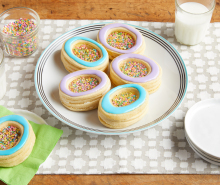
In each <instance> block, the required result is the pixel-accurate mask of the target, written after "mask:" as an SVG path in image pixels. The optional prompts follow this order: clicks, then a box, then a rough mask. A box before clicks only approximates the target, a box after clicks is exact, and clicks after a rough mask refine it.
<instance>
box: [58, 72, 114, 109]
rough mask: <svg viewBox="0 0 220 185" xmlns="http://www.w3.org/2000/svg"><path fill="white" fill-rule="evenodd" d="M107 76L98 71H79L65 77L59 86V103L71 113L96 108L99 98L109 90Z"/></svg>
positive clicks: (109, 83) (109, 85) (109, 84)
mask: <svg viewBox="0 0 220 185" xmlns="http://www.w3.org/2000/svg"><path fill="white" fill-rule="evenodd" d="M110 88H111V82H110V79H109V78H108V76H107V75H106V74H105V73H104V72H102V71H99V70H81V71H76V72H73V73H70V74H68V75H66V76H65V77H64V78H63V79H62V81H61V82H60V85H59V96H60V101H61V103H62V104H63V105H64V106H65V107H66V108H68V109H70V110H72V111H88V110H93V109H96V108H97V107H98V103H99V100H100V99H101V97H102V96H103V95H104V94H105V93H106V92H108V91H109V90H110Z"/></svg>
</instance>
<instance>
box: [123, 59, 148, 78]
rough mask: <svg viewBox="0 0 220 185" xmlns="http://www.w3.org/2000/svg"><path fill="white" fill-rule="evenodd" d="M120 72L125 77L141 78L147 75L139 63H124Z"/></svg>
mask: <svg viewBox="0 0 220 185" xmlns="http://www.w3.org/2000/svg"><path fill="white" fill-rule="evenodd" d="M120 70H121V72H122V73H124V74H125V75H127V76H130V77H134V78H141V77H144V76H146V75H147V68H146V66H145V65H144V64H142V63H141V62H135V61H129V62H125V63H124V64H123V65H122V66H121V67H120Z"/></svg>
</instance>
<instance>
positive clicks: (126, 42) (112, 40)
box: [106, 31, 135, 50]
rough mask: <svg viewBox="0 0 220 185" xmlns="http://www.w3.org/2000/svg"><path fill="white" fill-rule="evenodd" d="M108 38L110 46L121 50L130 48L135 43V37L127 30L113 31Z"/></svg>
mask: <svg viewBox="0 0 220 185" xmlns="http://www.w3.org/2000/svg"><path fill="white" fill-rule="evenodd" d="M106 40H107V43H108V44H109V45H110V46H112V47H114V48H117V49H121V50H127V49H130V48H132V47H133V46H134V45H135V40H134V38H133V37H132V36H131V35H130V34H128V33H126V32H118V31H115V32H112V33H110V34H109V35H108V37H107V39H106Z"/></svg>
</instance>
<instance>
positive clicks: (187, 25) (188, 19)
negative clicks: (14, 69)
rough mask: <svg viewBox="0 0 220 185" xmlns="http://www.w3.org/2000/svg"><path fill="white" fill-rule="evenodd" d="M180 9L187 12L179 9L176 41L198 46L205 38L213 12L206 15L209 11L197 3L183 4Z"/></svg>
mask: <svg viewBox="0 0 220 185" xmlns="http://www.w3.org/2000/svg"><path fill="white" fill-rule="evenodd" d="M180 7H181V8H182V9H183V10H185V11H186V12H184V11H182V10H179V9H178V8H177V11H176V16H175V35H176V39H177V41H178V42H180V43H182V44H185V45H196V44H198V43H200V42H201V41H202V39H203V38H204V37H205V34H206V31H207V29H208V27H209V23H210V20H211V17H212V11H210V12H209V13H205V12H208V11H209V9H208V8H207V7H205V6H204V5H202V4H200V3H195V2H187V3H183V4H181V5H180ZM187 12H189V13H187ZM203 13H205V14H203Z"/></svg>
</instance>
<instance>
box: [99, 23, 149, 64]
mask: <svg viewBox="0 0 220 185" xmlns="http://www.w3.org/2000/svg"><path fill="white" fill-rule="evenodd" d="M97 41H98V42H99V43H100V44H102V45H103V46H104V47H105V49H106V50H107V52H108V54H109V58H110V59H111V60H112V59H114V58H116V57H117V56H119V55H122V54H128V53H136V54H143V53H144V50H145V47H146V46H145V41H144V37H143V36H142V34H141V33H140V32H139V31H138V30H137V29H135V28H134V27H132V26H129V25H127V24H122V23H113V24H107V25H105V26H104V27H102V28H101V30H99V32H98V35H97Z"/></svg>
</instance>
